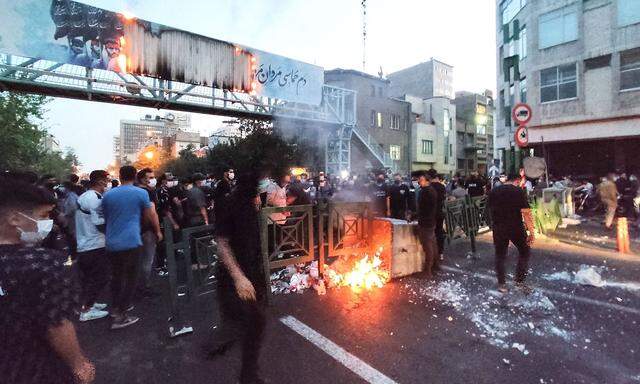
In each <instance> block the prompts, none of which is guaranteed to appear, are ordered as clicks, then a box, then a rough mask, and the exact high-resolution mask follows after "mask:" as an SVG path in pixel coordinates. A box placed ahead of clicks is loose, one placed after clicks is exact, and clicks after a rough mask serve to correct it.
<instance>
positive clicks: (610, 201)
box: [598, 173, 618, 229]
mask: <svg viewBox="0 0 640 384" xmlns="http://www.w3.org/2000/svg"><path fill="white" fill-rule="evenodd" d="M614 180H615V175H614V174H613V173H609V174H608V175H607V178H606V179H605V180H604V181H603V182H602V183H601V184H600V185H599V186H598V195H599V196H600V200H601V201H602V204H604V205H605V207H606V208H607V212H606V214H605V219H604V226H605V227H606V228H607V229H612V228H613V219H614V218H615V215H616V209H618V190H617V188H616V184H615V183H614Z"/></svg>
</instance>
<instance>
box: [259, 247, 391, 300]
mask: <svg viewBox="0 0 640 384" xmlns="http://www.w3.org/2000/svg"><path fill="white" fill-rule="evenodd" d="M381 253H382V248H379V249H378V251H377V252H376V253H375V254H374V255H373V256H370V255H368V254H365V255H351V256H340V257H338V258H337V259H335V260H334V261H333V262H332V263H331V265H325V268H324V270H325V272H324V277H323V278H321V277H320V276H319V272H318V262H317V261H313V262H312V263H310V264H306V265H305V264H297V265H290V266H288V267H287V268H284V269H282V270H280V271H278V272H276V273H273V274H271V292H272V293H274V294H282V293H285V294H286V293H292V292H297V293H302V292H304V291H305V290H306V289H309V288H313V289H315V290H316V292H317V293H318V294H319V295H324V294H325V293H326V288H339V287H349V288H350V289H351V290H352V291H353V292H354V293H360V292H362V291H368V290H372V289H375V288H382V287H383V286H384V285H385V284H386V283H387V282H388V281H389V279H390V273H389V268H388V266H386V265H385V263H384V261H383V259H382V258H381Z"/></svg>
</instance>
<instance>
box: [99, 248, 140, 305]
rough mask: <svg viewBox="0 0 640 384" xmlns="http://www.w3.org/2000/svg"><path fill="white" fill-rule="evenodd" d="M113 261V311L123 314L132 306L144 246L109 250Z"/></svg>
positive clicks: (110, 258) (109, 255) (110, 259)
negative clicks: (123, 249) (114, 250)
mask: <svg viewBox="0 0 640 384" xmlns="http://www.w3.org/2000/svg"><path fill="white" fill-rule="evenodd" d="M107 255H108V257H109V261H110V262H111V295H112V300H113V303H112V307H113V312H115V314H116V315H122V314H124V313H125V311H126V310H127V309H128V308H129V306H131V298H132V297H133V294H134V291H135V288H136V283H137V277H138V268H139V265H140V257H141V256H142V247H138V248H133V249H128V250H126V251H117V252H107Z"/></svg>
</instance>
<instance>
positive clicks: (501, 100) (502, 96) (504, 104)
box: [499, 89, 507, 108]
mask: <svg viewBox="0 0 640 384" xmlns="http://www.w3.org/2000/svg"><path fill="white" fill-rule="evenodd" d="M499 103H500V105H499V107H500V108H504V107H506V106H507V103H506V101H505V99H504V89H501V90H500V101H499Z"/></svg>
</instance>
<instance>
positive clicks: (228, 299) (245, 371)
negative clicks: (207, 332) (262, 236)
mask: <svg viewBox="0 0 640 384" xmlns="http://www.w3.org/2000/svg"><path fill="white" fill-rule="evenodd" d="M252 283H253V286H254V288H255V289H256V296H257V301H254V302H248V301H242V300H240V298H239V297H238V295H237V293H236V290H235V287H234V286H233V283H229V284H224V283H223V284H221V285H220V286H219V287H218V303H219V305H220V320H221V326H220V327H218V328H217V329H216V331H215V332H214V334H213V336H212V337H213V340H212V341H213V343H214V345H216V347H220V346H223V345H230V344H233V343H236V342H239V343H240V345H241V348H242V368H241V370H240V379H241V380H251V379H254V378H256V377H257V375H258V358H259V357H260V349H261V348H262V343H263V340H264V330H265V326H266V313H265V310H266V292H265V289H264V283H260V282H252Z"/></svg>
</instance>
